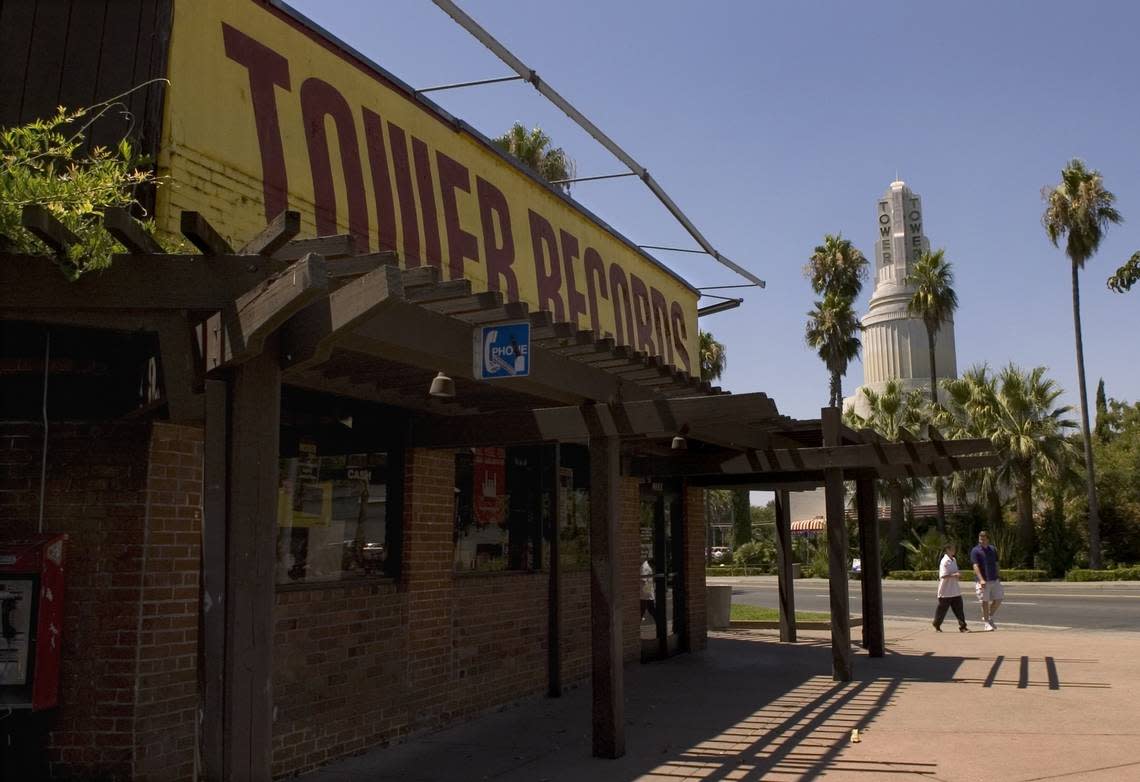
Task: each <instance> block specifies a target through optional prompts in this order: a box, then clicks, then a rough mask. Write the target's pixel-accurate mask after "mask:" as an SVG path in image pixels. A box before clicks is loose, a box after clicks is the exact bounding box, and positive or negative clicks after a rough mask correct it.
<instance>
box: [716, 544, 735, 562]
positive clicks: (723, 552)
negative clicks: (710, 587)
mask: <svg viewBox="0 0 1140 782" xmlns="http://www.w3.org/2000/svg"><path fill="white" fill-rule="evenodd" d="M712 561H713V564H714V565H724V564H728V563H729V562H731V561H732V549H730V548H729V547H728V546H713V548H712Z"/></svg>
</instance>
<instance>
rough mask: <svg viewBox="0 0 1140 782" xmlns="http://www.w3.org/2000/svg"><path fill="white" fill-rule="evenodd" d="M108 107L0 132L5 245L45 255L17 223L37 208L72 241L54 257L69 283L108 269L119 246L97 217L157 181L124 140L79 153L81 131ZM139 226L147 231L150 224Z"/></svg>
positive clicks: (62, 113)
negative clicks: (60, 255) (56, 222)
mask: <svg viewBox="0 0 1140 782" xmlns="http://www.w3.org/2000/svg"><path fill="white" fill-rule="evenodd" d="M116 100H117V99H116ZM115 105H118V104H117V103H116V102H115V101H108V102H106V103H102V104H99V105H97V106H94V107H92V108H89V109H66V108H63V107H60V108H59V109H58V110H57V111H56V113H55V115H54V116H52V117H50V118H47V119H39V120H35V121H33V122H29V123H27V124H25V125H20V126H17V127H11V128H5V129H4V130H2V131H0V235H2V236H4V237H6V238H7V240H8V242H7V244H8V246H7V247H6V248H5V249H6V250H7V251H8V252H14V253H44V252H45V251H48V249H49V248H46V247H45V245H44V244H43V243H42V242H40V240H39V239H37V238H36V237H35V236H33V235H32V234H31V233H29V232H28V231H27V230H26V229H24V227H23V226H22V225H21V215H22V212H23V209H24V207H25V206H29V205H32V204H36V205H39V206H42V207H44V208H45V209H47V210H48V211H49V212H51V214H52V215H53V216H54V217H55V218H56V219H57V220H59V221H60V222H61V223H62V224H63V225H64V226H66V227H67V228H68V230H70V231H71V232H72V233H74V234H75V235H76V237H77V238H78V242H77V243H75V244H74V245H72V246H70V247H69V248H68V251H67V256H66V257H65V258H62V259H60V260H61V266H62V268H63V271H64V272H65V273H66V274H67V275H68V276H69V277H72V278H75V277H78V276H79V275H80V274H82V273H84V272H86V271H89V270H92V269H100V268H104V267H106V266H108V265H109V264H110V259H111V254H112V253H113V252H114V251H115V249H116V248H117V246H118V245H117V244H116V242H115V240H114V239H113V238H112V237H111V235H110V234H109V233H107V231H105V230H104V229H103V226H102V216H103V211H104V210H105V209H106V208H108V207H112V206H117V207H126V208H131V207H137V206H138V205H139V204H138V200H137V198H136V192H137V189H138V188H139V187H140V186H142V185H148V184H157V183H158V181H159V180H158V178H157V177H156V176H155V174H154V172H153V170H152V169H151V167H150V166H149V161H148V160H147V159H146V158H145V157H142V156H140V155H139V154H138V153H137V151H136V150H135V149H134V148H133V147H132V146H131V144H130V142H129V141H127V140H126V139H124V140H122V141H120V142H119V144H118V145H117V146H116V147H115V148H114V149H113V150H109V149H106V148H105V147H95V148H94V149H92V150H90V151H88V152H85V151H83V145H84V141H85V134H86V131H87V129H88V128H89V127H90V126H91V124H92V123H93V122H94V121H95V120H97V119H98V118H99V117H100V116H102V115H103V114H104V113H105V112H106V111H108V110H109V109H110V108H111V107H112V106H115ZM142 225H143V228H144V230H146V231H147V232H151V233H152V232H153V226H152V225H151V224H150V223H143V224H142Z"/></svg>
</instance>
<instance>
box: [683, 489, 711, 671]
mask: <svg viewBox="0 0 1140 782" xmlns="http://www.w3.org/2000/svg"><path fill="white" fill-rule="evenodd" d="M684 493H685V508H684V536H685V540H684V544H683V546H684V555H683V556H684V559H685V595H686V596H687V600H686V601H685V624H686V626H687V627H688V629H689V630H688V633H689V638H688V645H689V651H691V652H696V651H699V650H701V649H704V648H705V646H706V645H707V644H708V616H707V614H706V608H705V597H706V587H705V492H704V490H703V489H697V488H693V487H686V488H685V490H684Z"/></svg>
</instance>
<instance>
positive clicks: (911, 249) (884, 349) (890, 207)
mask: <svg viewBox="0 0 1140 782" xmlns="http://www.w3.org/2000/svg"><path fill="white" fill-rule="evenodd" d="M875 215H876V231H875V288H874V291H873V292H872V294H871V301H870V305H869V307H868V310H867V314H866V315H864V316H863V321H862V322H863V334H862V336H861V339H862V341H863V387H866V388H870V389H871V390H873V391H877V392H879V391H882V390H883V389H884V388H885V387H886V385H887V381H888V380H899V381H901V382H902V384H903V387H904V388H907V389H911V388H917V389H920V390H923V391H927V390H928V389H929V388H930V357H929V351H928V349H927V340H926V326H925V325H924V324H923V322H922V320H921V319H920V318H915V317H913V316H911V315H910V314H909V313H908V312H907V305H908V304H909V302H910V299H911V296H912V295H913V294H914V287H913V286H911V285H908V284H907V277H908V275H909V273H910V270H911V268H912V267H913V266H914V264H915V262H916V261H917V260H918V258H919V256H921V255H922V253H924V252H926V251H927V250H929V249H930V241H929V240H928V239H927V238H926V236H925V235H924V234H923V232H922V199H921V198H919V196H918V195H917V194H915V192H914V191H913V190H911V189H910V188H909V187H907V186H906V183H905V182H901V181H897V180H896V181H894V182H891V185H890V187H889V188H888V189H887V192H886V193H884V194H883V197H882V198H880V199H879V201H878V204H877V205H876V209H875ZM934 350H935V361H936V369H937V371H938V377H939V378H953V377H957V376H958V367H957V361H956V357H955V353H954V321H953V320H948V321H946V322H945V323H943V324H942V328H941V329H940V330H939V332H938V335H937V337H936V340H935V346H934ZM861 390H862V389H857V390H856V391H855V394H854V395H853V396H850V397H848V398H847V399H845V400H844V402H843V407H844V408H845V409H846V408H849V407H851V406H853V405H854V407H855V410H856V411H857V412H859V413H865V412H866V404H865V402H864V401H863V395H862V393H861Z"/></svg>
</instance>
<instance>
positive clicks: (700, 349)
mask: <svg viewBox="0 0 1140 782" xmlns="http://www.w3.org/2000/svg"><path fill="white" fill-rule="evenodd" d="M697 353H698V355H699V356H700V363H701V380H707V381H709V382H710V383H711V382H713V381H715V380H720V376H721V375H722V374H723V373H724V370H725V368H726V367H727V366H728V355H727V353H726V352H725V348H724V345H723V344H722V343H720V342H717V340H716V338H715V337H713V335H712V332H709V331H702V332H701V333H700V340H699V344H698V345H697Z"/></svg>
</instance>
